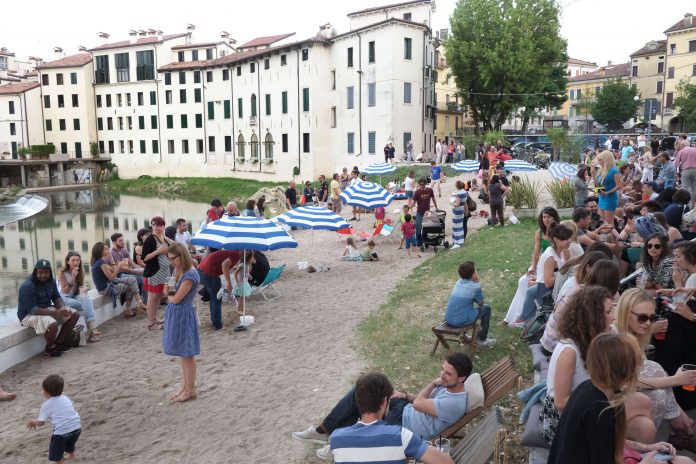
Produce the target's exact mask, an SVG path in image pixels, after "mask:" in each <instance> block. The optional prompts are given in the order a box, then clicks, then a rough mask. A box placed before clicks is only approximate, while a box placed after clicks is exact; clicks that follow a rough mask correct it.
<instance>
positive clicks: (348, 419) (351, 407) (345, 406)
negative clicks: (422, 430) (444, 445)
mask: <svg viewBox="0 0 696 464" xmlns="http://www.w3.org/2000/svg"><path fill="white" fill-rule="evenodd" d="M407 404H408V401H406V400H403V399H399V398H395V399H392V400H389V412H388V413H387V417H385V418H384V422H386V423H387V424H389V425H401V422H402V419H403V414H404V408H405V407H406V405H407ZM358 419H360V411H359V410H358V405H357V403H356V402H355V388H351V389H350V391H349V392H348V393H346V395H345V396H344V397H343V398H341V400H340V401H339V402H338V403H337V404H336V406H334V408H333V409H332V410H331V412H330V413H329V415H328V416H326V418H324V420H323V421H322V423H321V426H322V428H323V429H324V431H325V432H326V433H327V434H328V435H331V433H332V432H333V431H334V430H336V429H340V428H342V427H348V426H351V425H354V424H355V423H356V422H358Z"/></svg>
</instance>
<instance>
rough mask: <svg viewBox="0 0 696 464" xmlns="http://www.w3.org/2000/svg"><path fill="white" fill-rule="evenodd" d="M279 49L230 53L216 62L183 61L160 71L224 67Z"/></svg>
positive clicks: (166, 66) (215, 60)
mask: <svg viewBox="0 0 696 464" xmlns="http://www.w3.org/2000/svg"><path fill="white" fill-rule="evenodd" d="M277 48H281V47H274V48H272V49H269V48H264V49H262V50H243V51H240V52H236V53H230V54H229V55H227V56H223V57H221V58H216V59H214V60H202V61H181V62H175V63H169V64H166V65H164V66H162V67H161V68H159V71H180V70H184V69H200V68H213V67H216V66H224V65H228V64H231V63H236V62H238V61H243V60H245V59H248V58H251V57H254V56H257V55H263V54H265V53H268V52H269V51H271V50H275V49H277Z"/></svg>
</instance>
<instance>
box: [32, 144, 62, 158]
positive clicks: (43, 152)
mask: <svg viewBox="0 0 696 464" xmlns="http://www.w3.org/2000/svg"><path fill="white" fill-rule="evenodd" d="M29 152H30V153H31V154H32V155H39V156H48V155H52V154H54V153H55V152H56V146H55V145H53V144H52V143H49V144H47V145H32V146H31V147H29Z"/></svg>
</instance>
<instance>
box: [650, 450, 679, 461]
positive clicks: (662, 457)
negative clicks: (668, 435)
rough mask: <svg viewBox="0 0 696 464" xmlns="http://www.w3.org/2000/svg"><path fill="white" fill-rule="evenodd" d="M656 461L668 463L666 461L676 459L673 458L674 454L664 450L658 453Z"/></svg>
mask: <svg viewBox="0 0 696 464" xmlns="http://www.w3.org/2000/svg"><path fill="white" fill-rule="evenodd" d="M643 457H645V455H643ZM654 459H655V460H656V461H663V462H666V461H671V460H672V459H674V456H672V454H671V453H670V452H669V451H665V450H662V451H658V452H657V454H656V455H655V457H654Z"/></svg>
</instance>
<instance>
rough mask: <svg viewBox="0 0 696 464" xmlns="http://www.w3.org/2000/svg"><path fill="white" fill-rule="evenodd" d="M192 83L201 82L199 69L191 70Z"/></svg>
mask: <svg viewBox="0 0 696 464" xmlns="http://www.w3.org/2000/svg"><path fill="white" fill-rule="evenodd" d="M193 83H194V84H200V83H201V72H200V71H193Z"/></svg>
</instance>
